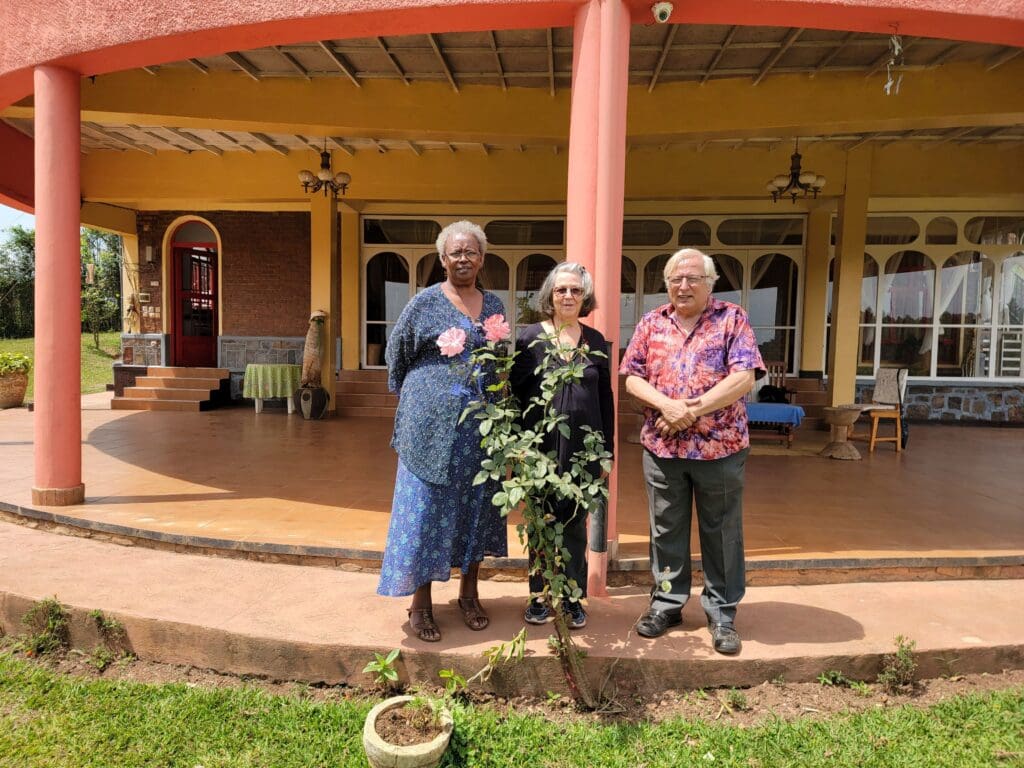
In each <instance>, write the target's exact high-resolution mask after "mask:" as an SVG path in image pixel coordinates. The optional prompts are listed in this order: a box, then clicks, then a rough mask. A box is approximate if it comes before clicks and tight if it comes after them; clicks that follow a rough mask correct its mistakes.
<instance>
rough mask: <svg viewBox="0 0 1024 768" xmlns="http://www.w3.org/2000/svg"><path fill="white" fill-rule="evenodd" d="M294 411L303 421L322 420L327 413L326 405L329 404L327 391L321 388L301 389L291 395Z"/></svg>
mask: <svg viewBox="0 0 1024 768" xmlns="http://www.w3.org/2000/svg"><path fill="white" fill-rule="evenodd" d="M293 399H294V400H295V409H296V410H297V411H298V412H299V413H301V414H302V418H304V419H322V418H323V417H324V414H325V413H327V405H328V404H329V403H330V402H331V399H330V397H329V396H328V394H327V390H326V389H324V388H323V387H302V388H301V389H297V390H295V394H294V395H293Z"/></svg>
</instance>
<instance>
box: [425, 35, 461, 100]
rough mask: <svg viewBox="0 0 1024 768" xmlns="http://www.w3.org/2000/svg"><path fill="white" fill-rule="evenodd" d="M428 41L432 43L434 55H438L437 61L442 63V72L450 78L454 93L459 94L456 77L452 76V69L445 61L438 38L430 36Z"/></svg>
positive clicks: (449, 81)
mask: <svg viewBox="0 0 1024 768" xmlns="http://www.w3.org/2000/svg"><path fill="white" fill-rule="evenodd" d="M427 39H428V40H429V41H430V47H431V48H433V49H434V53H435V54H436V55H437V60H438V61H439V62H441V71H442V72H444V76H445V77H446V78H448V84H449V85H450V86H451V87H452V90H453V91H455V92H456V93H458V92H459V84H458V83H457V82H455V75H453V74H452V68H451V67H449V66H448V61H447V60H446V59H445V57H444V53H442V52H441V46H440V45H438V42H437V38H436V37H434V35H432V34H428V35H427Z"/></svg>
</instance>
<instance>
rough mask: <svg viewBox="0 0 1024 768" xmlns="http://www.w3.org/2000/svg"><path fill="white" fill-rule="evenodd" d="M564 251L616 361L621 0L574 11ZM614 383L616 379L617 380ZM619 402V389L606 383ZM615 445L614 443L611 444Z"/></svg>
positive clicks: (601, 559)
mask: <svg viewBox="0 0 1024 768" xmlns="http://www.w3.org/2000/svg"><path fill="white" fill-rule="evenodd" d="M574 43H575V45H574V51H573V80H572V112H571V123H570V127H569V180H568V193H567V201H566V251H567V254H568V258H569V260H570V261H577V262H579V263H581V264H583V265H585V266H586V267H587V268H588V269H590V271H591V272H592V273H593V275H594V282H595V291H596V294H597V303H598V307H599V309H598V311H597V312H595V313H594V316H593V318H592V322H593V324H594V326H595V327H596V328H598V329H599V330H600V331H601V332H602V333H603V334H604V335H605V337H606V338H607V339H608V340H609V341H610V342H611V344H612V349H611V362H612V365H613V366H615V365H616V363H617V362H618V359H619V357H618V343H617V341H618V338H619V281H620V277H621V273H622V212H623V194H624V189H625V171H626V93H627V86H628V83H629V70H628V67H629V10H628V8H626V6H625V5H624V4H623V2H622V0H590V2H588V3H587V4H586V5H585V6H583V7H581V8H580V10H579V12H578V13H577V15H576V28H575V34H574ZM616 381H617V378H616ZM613 391H614V394H615V397H616V402H617V401H618V387H617V386H616V387H613ZM616 442H617V441H616ZM609 490H610V498H609V502H608V540H609V543H610V545H611V546H613V543H614V542H615V540H616V537H617V526H616V496H617V493H618V472H617V470H613V472H612V476H611V478H610V479H609ZM589 557H590V579H589V584H588V585H587V592H588V594H590V595H592V596H594V597H599V596H603V595H607V593H608V591H607V571H608V555H607V553H595V552H591V553H590V554H589Z"/></svg>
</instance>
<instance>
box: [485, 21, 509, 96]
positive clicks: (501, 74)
mask: <svg viewBox="0 0 1024 768" xmlns="http://www.w3.org/2000/svg"><path fill="white" fill-rule="evenodd" d="M489 36H490V40H491V51H492V52H493V53H494V66H495V67H497V69H498V79H499V80H500V81H501V90H503V91H507V90H508V80H506V79H505V70H504V68H503V67H502V65H501V54H500V53H499V52H498V39H497V38H496V37H495V36H494V32H493V31H492V32H490V33H489Z"/></svg>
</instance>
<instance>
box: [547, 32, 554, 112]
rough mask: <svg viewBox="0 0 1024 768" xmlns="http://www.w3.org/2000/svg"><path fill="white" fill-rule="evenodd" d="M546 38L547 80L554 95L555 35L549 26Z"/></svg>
mask: <svg viewBox="0 0 1024 768" xmlns="http://www.w3.org/2000/svg"><path fill="white" fill-rule="evenodd" d="M546 31H547V38H548V82H549V83H550V88H551V95H552V96H554V95H555V35H554V32H552V30H551V27H548V28H547V30H546Z"/></svg>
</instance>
